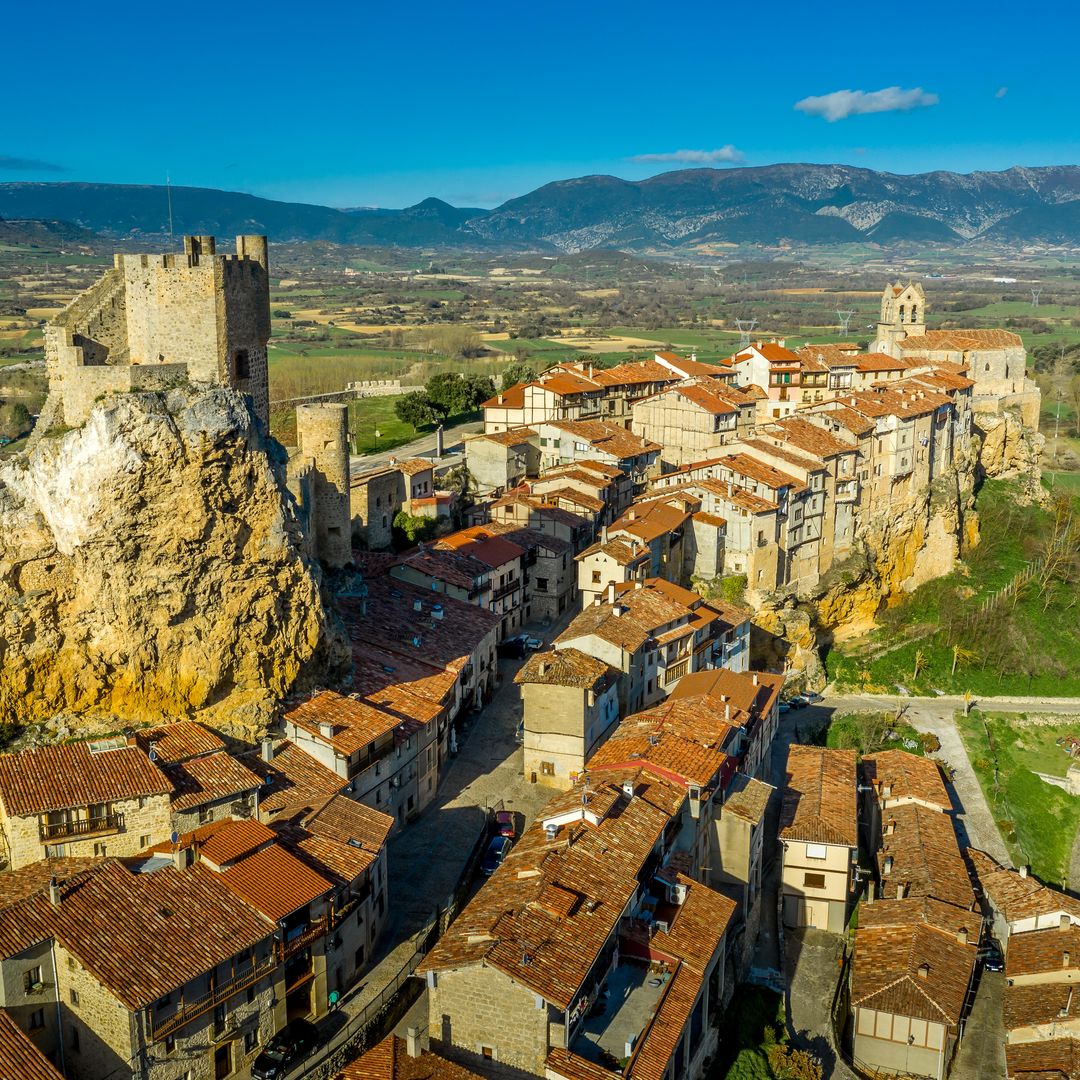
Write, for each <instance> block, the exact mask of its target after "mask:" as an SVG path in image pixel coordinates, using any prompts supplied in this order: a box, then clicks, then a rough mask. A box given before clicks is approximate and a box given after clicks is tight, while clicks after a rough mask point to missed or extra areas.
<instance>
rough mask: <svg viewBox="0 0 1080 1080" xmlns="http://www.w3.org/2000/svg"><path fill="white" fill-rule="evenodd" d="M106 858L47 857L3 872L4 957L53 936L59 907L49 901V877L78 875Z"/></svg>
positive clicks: (0, 946) (0, 930)
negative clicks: (55, 916)
mask: <svg viewBox="0 0 1080 1080" xmlns="http://www.w3.org/2000/svg"><path fill="white" fill-rule="evenodd" d="M102 861H103V860H102V859H91V858H83V859H43V860H42V861H41V862H37V863H31V864H30V865H28V866H23V867H20V868H19V869H18V870H12V871H9V872H8V873H5V874H0V957H9V956H13V955H15V954H16V953H21V952H23V951H24V950H25V949H28V948H30V946H31V945H35V944H37V943H38V942H40V941H45V940H47V939H49V938H51V937H52V936H53V932H54V927H53V916H54V914H55V912H56V909H55V908H54V907H53V905H52V903H51V902H50V901H49V895H48V892H49V881H50V880H51V879H52V878H54V877H55V878H56V879H57V881H59V882H64V881H67V880H69V879H71V878H75V877H78V876H79V875H80V874H83V873H85V872H86V871H88V870H92V869H93V868H94V867H97V866H100V865H101V864H102Z"/></svg>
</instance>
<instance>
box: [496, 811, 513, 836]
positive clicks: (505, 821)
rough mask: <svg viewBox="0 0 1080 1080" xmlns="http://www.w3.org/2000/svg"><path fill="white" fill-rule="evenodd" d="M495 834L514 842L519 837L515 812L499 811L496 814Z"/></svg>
mask: <svg viewBox="0 0 1080 1080" xmlns="http://www.w3.org/2000/svg"><path fill="white" fill-rule="evenodd" d="M495 834H496V836H505V837H508V838H509V839H511V840H513V839H514V837H515V836H517V829H515V828H514V812H513V811H512V810H499V811H498V812H497V813H496V814H495Z"/></svg>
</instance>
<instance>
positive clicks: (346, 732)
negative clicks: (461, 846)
mask: <svg viewBox="0 0 1080 1080" xmlns="http://www.w3.org/2000/svg"><path fill="white" fill-rule="evenodd" d="M426 707H427V709H428V714H427V715H428V719H427V720H426V721H424V722H421V721H420V720H419V719H418V718H416V717H413V716H410V717H403V716H402V715H401V713H400V712H398V711H397V710H392V709H387V708H383V707H379V706H375V705H373V704H371V703H370V702H368V701H365V700H362V699H360V698H359V696H357V697H344V696H342V695H341V694H338V693H335V692H334V691H333V690H323V691H322V692H320V693H318V694H315V695H314V696H313V697H311V698H310V699H309V700H308V701H305V702H302V703H301V704H300V705H297V706H296V707H295V708H293V709H290V710H289V711H288V712H287V713H285V715H284V718H283V719H284V723H285V734H286V736H287V738H288V739H289V740H290V742H292V743H295V745H296V746H298V747H299V748H300V749H301V750H303V751H305V752H306V753H308V754H310V755H311V756H312V757H313V758H315V760H316V761H318V762H319V763H320V764H321V765H323V766H324V767H325V768H327V769H329V770H331V771H333V772H334V773H335V774H336V775H337V776H338V777H339V778H340V779H342V780H343V781H347V782H348V786H347V787H346V788H345V791H346V792H347V793H348V795H349V797H350V798H354V799H356V800H357V801H358V802H362V803H364V804H366V805H367V806H370V807H371V808H373V809H375V810H380V811H382V812H384V813H388V814H390V815H392V816H394V817H395V818H396V819H397V820H398V821H399V823H401V824H404V823H405V822H406V821H407V820H409V819H411V818H413V817H415V816H416V815H417V814H419V813H420V810H421V809H422V807H423V806H425V805H427V802H429V801H430V798H431V796H432V794H433V792H434V788H435V784H436V783H437V773H438V760H439V755H438V752H437V746H438V740H439V724H438V721H439V717H440V715H441V710H440V709H438V708H437V707H436V706H433V705H430V704H428V705H427V706H426ZM429 779H432V780H433V781H434V782H433V783H432V784H431V785H430V786H429V785H428V783H427V781H428V780H429ZM422 792H423V796H424V797H423V798H422V797H421V793H422Z"/></svg>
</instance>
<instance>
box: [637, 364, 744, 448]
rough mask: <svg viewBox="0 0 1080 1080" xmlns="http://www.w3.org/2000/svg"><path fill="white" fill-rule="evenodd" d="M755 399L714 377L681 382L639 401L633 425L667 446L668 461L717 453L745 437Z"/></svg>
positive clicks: (644, 437)
mask: <svg viewBox="0 0 1080 1080" xmlns="http://www.w3.org/2000/svg"><path fill="white" fill-rule="evenodd" d="M756 414H757V403H756V400H755V399H754V398H752V397H749V396H748V395H746V394H744V393H742V392H741V391H740V390H737V389H735V388H734V387H730V386H725V385H724V384H723V383H720V382H719V381H717V380H716V379H694V380H691V381H687V382H682V383H677V384H676V385H674V386H670V387H668V388H667V389H665V390H663V391H661V392H660V393H659V394H657V395H656V396H655V397H651V398H645V399H644V400H642V401H639V402H637V403H636V404H635V405H634V409H633V420H632V423H631V430H632V431H633V433H634V434H635V435H638V436H640V437H641V438H643V439H647V440H649V441H650V442H654V443H659V444H660V446H662V447H663V450H662V451H661V454H660V457H661V460H662V462H663V464H664V465H665V466H676V467H677V466H679V465H688V464H689V463H690V462H692V461H702V460H703V459H705V458H708V457H715V456H716V453H717V451H718V449H719V448H720V447H722V446H725V445H727V444H728V443H732V442H735V441H736V440H738V439H741V438H745V437H746V436H747V435H749V434H750V433H751V432H752V431H753V428H754V424H755V422H756V419H757V415H756Z"/></svg>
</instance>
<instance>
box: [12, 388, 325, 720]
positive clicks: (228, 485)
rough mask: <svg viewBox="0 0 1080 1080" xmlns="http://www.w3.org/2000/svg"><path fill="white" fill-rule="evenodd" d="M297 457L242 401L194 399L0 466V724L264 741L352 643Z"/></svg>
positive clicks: (113, 414)
mask: <svg viewBox="0 0 1080 1080" xmlns="http://www.w3.org/2000/svg"><path fill="white" fill-rule="evenodd" d="M282 456H283V455H281V450H280V447H278V446H277V444H276V443H273V442H272V441H271V440H268V439H266V438H265V437H264V436H263V435H262V434H261V433H260V431H259V430H258V429H257V428H256V427H255V425H254V422H253V420H252V417H251V414H250V413H249V412H248V409H247V406H246V404H245V401H244V399H243V397H241V396H240V395H239V394H237V393H235V392H233V391H230V390H202V391H198V390H192V389H177V390H171V391H168V392H166V393H161V394H154V393H148V394H127V395H122V396H119V397H117V398H115V399H113V400H111V401H110V402H109V403H108V404H105V405H101V406H99V407H97V408H96V409H95V410H94V411H93V413H92V414H91V416H90V418H89V420H88V421H87V423H86V424H85V426H84V427H82V428H80V429H78V430H75V431H70V432H68V433H67V434H65V435H63V436H62V437H58V438H51V439H44V440H42V441H41V442H40V443H39V444H38V445H37V446H36V447H35V448H34V450H33V451H32V452H30V453H29V454H28V455H24V456H22V457H19V458H16V459H13V460H12V461H11V462H10V463H8V464H6V465H4V466H3V467H2V468H0V721H13V722H16V723H25V722H28V721H36V720H40V719H44V718H47V717H50V716H52V715H54V714H56V713H64V714H67V715H69V716H72V717H75V718H78V717H83V718H85V726H87V727H94V726H101V724H102V722H103V720H104V719H105V718H108V717H112V718H116V719H119V720H120V721H122V722H123V721H132V722H140V721H157V720H162V719H175V718H179V717H187V716H195V715H198V717H199V718H200V719H202V720H204V721H206V722H207V723H210V724H212V725H213V726H215V727H218V728H220V729H223V730H226V731H230V732H233V733H235V734H237V735H242V736H248V737H250V736H252V735H254V734H256V733H257V732H258V731H259V730H260V729H261V728H263V727H265V724H266V722H267V721H268V719H269V717H270V714H271V710H272V708H273V704H274V702H275V700H276V699H277V698H279V697H280V696H281V695H282V694H284V693H285V692H287V691H288V690H289V688H290V687H291V686H293V685H294V684H295V683H297V681H298V680H299V681H301V682H303V681H305V680H308V679H313V678H316V677H319V676H320V675H321V674H324V673H325V671H326V667H327V665H331V664H333V663H334V660H335V658H336V657H337V656H339V655H340V650H341V645H342V642H341V638H340V635H339V633H338V631H337V630H336V629H335V626H334V624H333V622H332V620H331V619H330V618H329V616H328V615H327V613H326V611H325V609H324V607H323V603H322V600H321V597H320V583H319V574H318V571H317V570H316V569H315V568H314V567H312V566H311V565H310V564H309V563H308V561H307V559H306V558H305V556H304V554H303V552H302V546H301V537H300V533H299V530H298V528H297V526H296V524H295V520H294V518H293V516H292V513H291V510H290V504H289V503H288V501H287V499H288V497H287V495H286V493H285V489H284V485H283V482H282V467H283V464H284V462H283V461H282V460H279V458H281V457H282ZM76 724H77V726H79V725H78V721H76ZM117 726H118V725H117Z"/></svg>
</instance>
